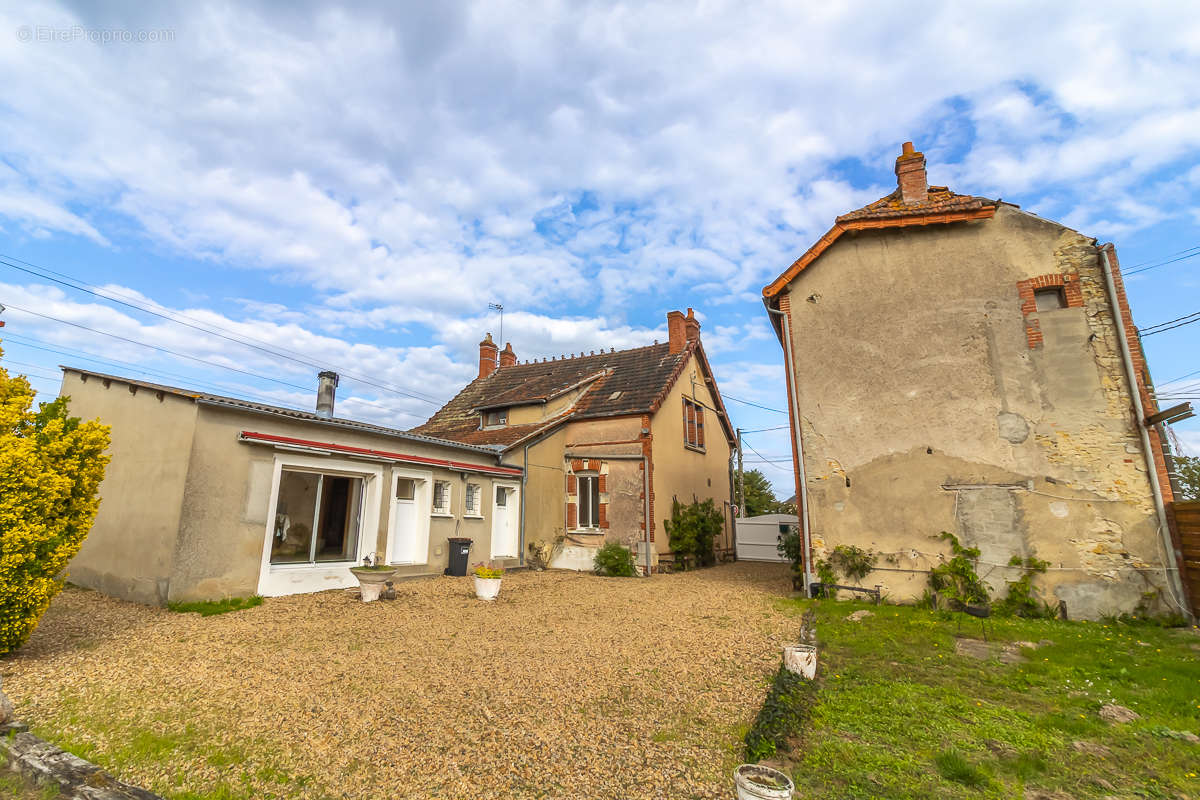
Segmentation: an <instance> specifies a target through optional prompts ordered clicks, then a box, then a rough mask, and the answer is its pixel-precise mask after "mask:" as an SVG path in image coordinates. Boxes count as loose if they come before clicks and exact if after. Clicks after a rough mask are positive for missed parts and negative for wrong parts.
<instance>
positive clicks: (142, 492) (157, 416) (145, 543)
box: [62, 370, 196, 604]
mask: <svg viewBox="0 0 1200 800" xmlns="http://www.w3.org/2000/svg"><path fill="white" fill-rule="evenodd" d="M62 394H64V395H68V396H69V397H70V398H71V401H70V412H71V414H72V416H77V417H81V418H83V419H94V418H99V419H100V421H101V422H103V423H104V424H105V425H110V426H111V427H112V445H111V447H110V448H109V453H110V454H111V455H112V461H111V462H110V463H109V465H108V469H107V470H106V471H105V473H104V481H103V483H101V484H100V498H101V499H100V511H99V513H98V514H97V515H96V521H95V523H94V524H93V525H92V529H91V531H90V532H89V533H88V536H87V539H85V540H84V542H83V547H82V548H81V549H80V551H79V553H78V555H76V556H75V558H74V559H73V560H72V561H71V564H70V566H69V567H68V576H69V580H70V581H71V582H72V583H76V584H79V585H80V586H86V587H88V588H91V589H96V590H98V591H101V592H104V593H105V594H110V595H113V596H114V597H121V598H124V599H127V600H133V601H136V602H140V603H150V604H162V603H165V602H166V601H167V595H168V585H169V582H170V576H171V570H172V559H173V554H174V544H175V534H176V531H178V530H179V518H180V508H181V505H182V502H183V492H184V482H185V480H186V478H187V469H188V460H189V458H190V455H191V448H192V435H193V432H194V430H195V424H196V407H195V405H194V404H193V403H192V402H191V400H189V399H186V398H180V397H177V396H175V395H171V394H165V393H163V394H160V393H157V392H155V391H152V390H147V389H137V390H136V391H135V392H134V393H132V394H131V393H130V386H129V385H128V384H125V383H122V382H120V381H111V382H109V385H108V386H107V387H106V386H105V381H104V380H103V379H100V378H97V377H94V376H86V380H85V376H83V375H81V374H80V373H78V372H73V371H70V370H67V371H65V372H64V375H63V383H62Z"/></svg>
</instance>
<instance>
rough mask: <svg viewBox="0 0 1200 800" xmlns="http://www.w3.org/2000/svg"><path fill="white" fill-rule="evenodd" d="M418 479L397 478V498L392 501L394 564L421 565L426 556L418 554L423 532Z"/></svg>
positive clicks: (419, 482)
mask: <svg viewBox="0 0 1200 800" xmlns="http://www.w3.org/2000/svg"><path fill="white" fill-rule="evenodd" d="M421 483H422V481H421V480H419V479H418V478H397V479H396V497H395V498H394V499H393V500H392V503H393V507H392V525H393V528H392V537H393V538H392V563H394V564H420V563H424V562H425V561H426V554H425V553H421V552H418V550H419V549H420V546H421V544H422V542H421V539H422V537H421V530H420V525H419V524H418V520H419V518H418V515H417V494H418V491H417V490H418V488H419V484H421Z"/></svg>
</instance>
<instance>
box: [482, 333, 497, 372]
mask: <svg viewBox="0 0 1200 800" xmlns="http://www.w3.org/2000/svg"><path fill="white" fill-rule="evenodd" d="M499 350H500V348H499V347H496V343H495V342H493V341H492V335H491V334H490V333H489V334H488V335H487V336H485V337H483V341H482V342H480V343H479V377H481V378H486V377H487V376H488V375H491V374H492V373H493V372H495V371H496V353H497V352H499Z"/></svg>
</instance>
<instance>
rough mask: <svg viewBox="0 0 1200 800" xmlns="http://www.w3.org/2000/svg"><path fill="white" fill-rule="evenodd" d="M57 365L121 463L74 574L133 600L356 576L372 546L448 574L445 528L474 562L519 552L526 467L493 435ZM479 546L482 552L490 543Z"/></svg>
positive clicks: (284, 587) (211, 595)
mask: <svg viewBox="0 0 1200 800" xmlns="http://www.w3.org/2000/svg"><path fill="white" fill-rule="evenodd" d="M336 383H337V376H336V375H335V374H334V373H329V372H327V373H322V374H321V392H320V394H319V395H318V400H317V413H307V412H302V411H295V410H293V409H288V408H280V407H276V406H270V405H263V404H260V403H251V402H247V401H245V400H238V399H235V398H230V397H222V396H219V395H213V394H206V393H203V392H195V391H189V390H185V389H179V388H175V387H170V386H160V385H157V384H152V383H146V382H144V381H139V380H133V379H131V378H122V377H118V376H115V375H105V374H101V373H97V372H92V371H89V370H83V369H78V368H75V367H64V368H63V382H62V394H63V395H67V396H70V398H71V413H72V414H75V415H78V416H81V417H85V418H93V417H99V418H100V419H101V421H103V422H104V423H106V424H108V425H110V426H112V446H111V448H110V453H111V454H112V462H111V463H110V464H109V466H108V470H107V472H106V474H105V477H104V481H103V483H102V484H101V486H100V495H101V504H100V511H99V514H98V515H97V517H96V521H95V524H94V525H93V527H92V530H91V532H90V533H89V534H88V537H87V539H86V540H85V541H84V544H83V547H82V549H81V550H80V551H79V554H78V555H77V556H76V557H75V558H74V560H72V562H71V565H70V568H69V573H70V580H71V581H72V582H74V583H77V584H79V585H82V586H87V587H90V588H93V589H97V590H99V591H102V592H104V593H106V594H110V595H113V596H115V597H120V598H124V599H127V600H133V601H135V602H142V603H152V604H165V603H167V602H174V601H191V600H215V599H220V598H223V597H243V596H247V595H252V594H261V595H268V596H271V595H285V594H294V593H299V592H313V591H320V590H322V589H336V588H344V587H351V586H356V585H357V581H356V579H355V578H354V576H353V575H352V574H351V573H350V569H349V568H350V567H352V566H354V565H355V564H359V563H362V559H363V558H364V556H367V555H372V556H377V557H381V558H382V559H383V560H385V561H386V562H387V563H389V564H397V565H399V571H398V576H401V577H404V576H415V575H436V574H441V573H442V571H443V568H444V567H446V566H447V562H448V554H449V547H448V543H447V539H448V538H450V537H454V536H461V537H469V538H471V539H473V540H474V547H473V551H472V553H471V559H472V560H473V561H477V560H481V559H486V558H488V557H489V556H497V557H503V556H508V557H510V559H509V561H508V562H507V563H511V564H515V563H517V560H516V557H517V556H518V555H519V551H518V541H519V539H520V530H519V525H520V519H519V517H518V515H517V509H518V508H519V507H520V505H521V497H522V495H521V488H522V477H523V476H522V471H521V469H520V468H517V467H511V466H504V465H501V464H500V463H499V459H498V458H497V453H496V452H495V451H494V450H492V449H490V448H487V447H478V446H474V445H469V444H463V443H461V442H448V441H441V440H437V439H434V438H431V437H428V436H419V435H416V434H412V433H407V432H404V431H398V430H393V429H390V428H385V427H381V426H378V425H370V424H367V423H363V422H355V421H353V420H347V419H339V418H336V417H334V416H333V407H334V399H335V398H334V390H335V387H336ZM481 554H482V555H481Z"/></svg>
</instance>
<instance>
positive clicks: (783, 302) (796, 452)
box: [779, 291, 812, 561]
mask: <svg viewBox="0 0 1200 800" xmlns="http://www.w3.org/2000/svg"><path fill="white" fill-rule="evenodd" d="M779 310H780V311H782V312H783V313H784V314H786V315H787V321H788V331H789V332H791V331H794V330H795V329H796V328H795V324H796V321H795V318H793V317H792V293H791V292H790V291H787V292H784V293H783V294H781V295H779ZM785 352H786V351H785ZM783 372H784V377H785V379H786V380H785V387H784V388H785V389H787V402H788V423H789V424H788V438H790V439H791V440H792V480H793V481H794V485H795V487H796V498H797V508H796V511H797V513H805V512H807V511H808V509H807V504H804V505H802V504H801V502H800V497H801V494H800V492H802V491H804V486H803V484H801V483H800V459H801V458H803V457H804V447H803V442H801V441H798V440H797V438H796V437H797V435H798V432H797V431H795V430H793V428H792V425H791V421H792V420H794V419H795V418H796V413H795V411H794V410H793V409H792V381H794V380H796V377H797V376H795V375H793V374H791V373H790V372H789V371H788V370H786V369H785V370H784V371H783ZM811 555H812V554H811V553H805V554H804V558H805V560H806V561H807V560H808V559H809V558H810V557H811Z"/></svg>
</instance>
